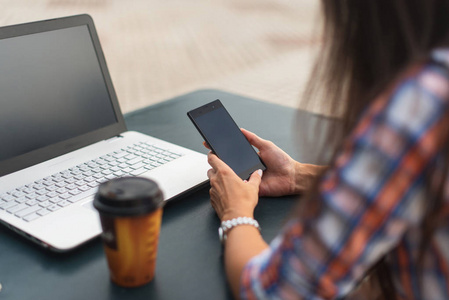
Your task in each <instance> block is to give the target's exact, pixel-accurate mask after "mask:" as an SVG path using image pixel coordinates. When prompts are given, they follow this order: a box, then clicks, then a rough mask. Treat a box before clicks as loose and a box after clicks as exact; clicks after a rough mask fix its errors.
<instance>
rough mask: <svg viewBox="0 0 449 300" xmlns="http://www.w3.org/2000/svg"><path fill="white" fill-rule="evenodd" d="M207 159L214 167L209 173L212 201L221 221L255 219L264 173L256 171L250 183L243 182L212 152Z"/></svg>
mask: <svg viewBox="0 0 449 300" xmlns="http://www.w3.org/2000/svg"><path fill="white" fill-rule="evenodd" d="M207 158H208V162H209V164H210V165H211V167H212V169H210V170H209V171H208V172H207V176H208V177H209V179H210V185H211V189H210V200H211V204H212V207H213V208H214V209H215V211H216V212H217V215H218V217H219V218H220V220H222V221H224V220H230V219H233V218H237V217H250V218H253V213H254V208H255V207H256V205H257V202H258V201H259V196H258V194H259V185H260V181H261V177H262V172H261V171H260V170H259V171H256V172H254V173H253V174H252V175H251V177H250V178H249V180H248V181H246V180H245V181H242V179H241V178H240V177H238V176H237V175H236V174H235V173H234V171H233V170H232V169H231V168H230V167H229V166H228V165H226V164H225V163H224V162H223V161H222V160H221V159H219V158H218V157H217V156H216V155H215V154H213V153H212V152H209V154H208V157H207Z"/></svg>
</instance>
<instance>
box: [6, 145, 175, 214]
mask: <svg viewBox="0 0 449 300" xmlns="http://www.w3.org/2000/svg"><path fill="white" fill-rule="evenodd" d="M182 155H183V154H182V153H175V152H171V151H168V150H167V149H163V148H161V147H160V146H156V145H153V144H151V143H147V142H139V143H136V144H134V145H131V146H128V147H126V148H123V149H121V150H118V151H115V152H111V153H108V154H106V155H103V156H101V157H98V158H96V159H93V160H90V161H88V162H85V163H83V164H80V165H77V166H74V167H73V168H70V169H67V170H64V171H62V172H59V173H56V174H53V175H51V176H48V177H45V178H42V179H40V180H37V181H34V182H31V183H29V184H26V185H24V186H22V187H19V188H17V189H14V190H11V191H8V192H7V193H4V194H2V195H0V210H5V211H7V212H8V213H10V214H13V215H14V216H16V217H18V218H21V219H23V220H25V221H27V222H30V221H33V220H36V219H38V218H40V217H43V216H46V215H48V214H50V213H52V212H54V211H57V210H59V209H61V208H63V207H66V206H69V205H71V204H73V203H76V202H78V201H80V200H82V199H84V198H86V197H88V196H90V195H93V194H95V193H96V191H97V188H98V185H99V184H100V183H102V182H105V181H108V180H110V179H113V178H117V177H123V176H138V175H140V174H142V173H144V172H146V171H148V170H151V169H154V168H157V167H159V166H161V165H163V164H165V163H168V162H170V161H172V160H174V159H177V158H179V157H181V156H182Z"/></svg>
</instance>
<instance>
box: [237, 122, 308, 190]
mask: <svg viewBox="0 0 449 300" xmlns="http://www.w3.org/2000/svg"><path fill="white" fill-rule="evenodd" d="M241 130H242V133H243V134H244V135H245V137H246V138H247V139H248V141H249V142H250V143H251V145H253V146H254V147H256V148H257V149H259V156H260V158H261V159H262V161H263V162H264V163H265V165H266V167H267V169H266V170H265V172H264V176H263V179H262V183H261V184H260V188H259V194H260V196H270V197H278V196H284V195H292V194H296V193H298V191H297V188H296V180H297V174H296V173H297V172H296V171H297V167H298V166H299V163H298V162H296V161H295V160H294V159H292V158H291V157H290V156H289V155H288V154H287V153H285V152H284V151H282V150H281V149H280V148H279V147H277V146H276V145H275V144H274V143H273V142H271V141H267V140H264V139H262V138H260V137H258V136H257V135H256V134H254V133H252V132H250V131H248V130H245V129H241Z"/></svg>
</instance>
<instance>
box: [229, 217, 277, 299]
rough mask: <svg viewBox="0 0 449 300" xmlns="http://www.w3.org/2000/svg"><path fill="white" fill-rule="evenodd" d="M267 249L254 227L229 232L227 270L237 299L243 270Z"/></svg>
mask: <svg viewBox="0 0 449 300" xmlns="http://www.w3.org/2000/svg"><path fill="white" fill-rule="evenodd" d="M267 248H268V245H267V243H266V242H265V241H264V240H263V239H262V236H261V235H260V233H259V230H258V229H257V228H255V227H254V226H251V225H240V226H237V227H235V228H233V229H232V230H231V231H230V232H229V234H228V237H227V239H226V244H225V250H224V251H225V254H224V255H225V268H226V275H227V278H228V281H229V285H230V287H231V290H232V293H233V294H234V297H235V298H236V299H240V295H239V292H240V278H241V274H242V271H243V268H244V267H245V265H246V264H247V263H248V262H249V260H250V259H251V258H253V257H254V256H256V255H258V254H260V253H261V252H262V251H263V250H265V249H267Z"/></svg>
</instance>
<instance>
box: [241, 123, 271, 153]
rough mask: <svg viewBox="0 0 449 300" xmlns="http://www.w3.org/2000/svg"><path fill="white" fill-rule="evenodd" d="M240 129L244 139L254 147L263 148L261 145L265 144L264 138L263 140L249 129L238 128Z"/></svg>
mask: <svg viewBox="0 0 449 300" xmlns="http://www.w3.org/2000/svg"><path fill="white" fill-rule="evenodd" d="M240 130H241V131H242V133H243V135H244V136H245V137H246V139H247V140H248V142H249V143H250V144H251V145H253V146H254V147H256V148H257V149H259V150H260V148H263V146H264V145H265V144H266V142H267V141H266V140H264V139H263V138H261V137H259V136H258V135H257V134H255V133H252V132H251V131H248V130H246V129H243V128H240Z"/></svg>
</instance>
